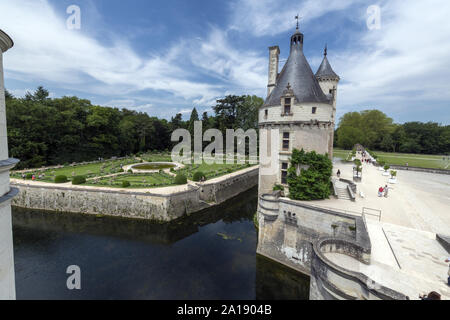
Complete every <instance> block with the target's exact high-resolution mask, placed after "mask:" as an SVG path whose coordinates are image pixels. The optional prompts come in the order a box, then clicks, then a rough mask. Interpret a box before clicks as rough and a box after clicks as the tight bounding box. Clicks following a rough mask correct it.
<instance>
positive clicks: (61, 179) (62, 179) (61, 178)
mask: <svg viewBox="0 0 450 320" xmlns="http://www.w3.org/2000/svg"><path fill="white" fill-rule="evenodd" d="M67 181H69V180H67V176H64V175H59V176H56V177H55V183H65V182H67Z"/></svg>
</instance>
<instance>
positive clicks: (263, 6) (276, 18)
mask: <svg viewBox="0 0 450 320" xmlns="http://www.w3.org/2000/svg"><path fill="white" fill-rule="evenodd" d="M356 2H361V1H359V0H306V1H301V2H300V1H296V2H295V3H292V1H291V0H277V1H274V0H237V1H236V2H234V3H232V4H231V7H232V10H233V13H234V14H233V16H232V18H231V27H230V28H232V29H236V30H239V31H245V32H250V33H251V34H253V35H254V36H267V35H277V34H279V33H282V32H285V31H287V30H294V27H295V20H294V16H295V15H297V13H298V14H299V15H300V17H301V19H300V29H301V28H302V27H301V25H302V24H305V23H310V22H311V21H313V20H314V19H316V18H319V17H321V16H323V15H325V14H326V13H328V12H333V11H337V10H343V9H346V8H348V7H349V6H350V5H352V4H353V3H356ZM317 27H320V25H316V26H315V28H317Z"/></svg>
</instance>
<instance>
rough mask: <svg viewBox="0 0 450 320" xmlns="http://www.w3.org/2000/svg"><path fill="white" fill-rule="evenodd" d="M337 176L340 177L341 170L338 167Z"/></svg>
mask: <svg viewBox="0 0 450 320" xmlns="http://www.w3.org/2000/svg"><path fill="white" fill-rule="evenodd" d="M337 176H338V178H340V177H341V170H339V169H338V171H337Z"/></svg>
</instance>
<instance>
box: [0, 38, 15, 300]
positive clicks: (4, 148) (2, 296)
mask: <svg viewBox="0 0 450 320" xmlns="http://www.w3.org/2000/svg"><path fill="white" fill-rule="evenodd" d="M12 46H13V41H12V40H11V38H10V37H9V36H8V35H7V34H6V33H4V32H3V31H2V30H0V300H9V299H11V300H13V299H15V298H16V287H15V280H14V256H13V254H14V251H13V238H12V222H11V199H12V197H14V196H15V195H16V194H17V190H16V189H14V188H10V186H9V170H10V169H11V168H13V167H14V166H15V164H16V163H17V162H18V160H16V159H10V158H8V141H7V135H6V106H5V88H4V80H3V53H4V52H6V50H8V49H9V48H11V47H12Z"/></svg>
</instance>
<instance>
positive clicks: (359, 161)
mask: <svg viewBox="0 0 450 320" xmlns="http://www.w3.org/2000/svg"><path fill="white" fill-rule="evenodd" d="M353 162H354V163H355V164H356V166H357V167H359V166H360V165H361V160H359V159H355V161H353Z"/></svg>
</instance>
